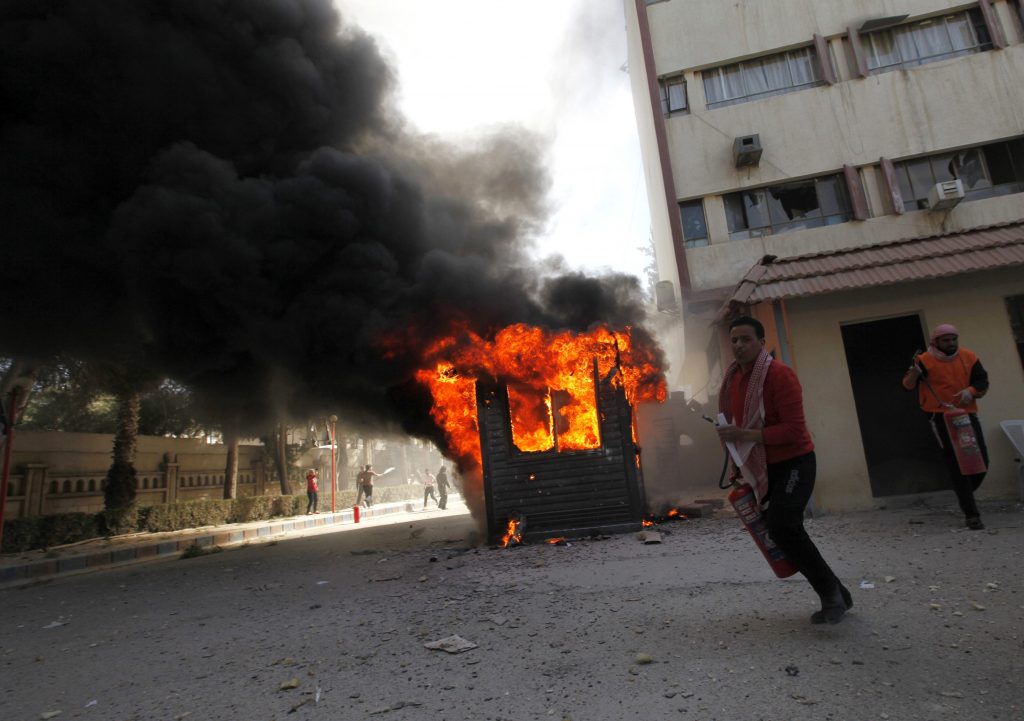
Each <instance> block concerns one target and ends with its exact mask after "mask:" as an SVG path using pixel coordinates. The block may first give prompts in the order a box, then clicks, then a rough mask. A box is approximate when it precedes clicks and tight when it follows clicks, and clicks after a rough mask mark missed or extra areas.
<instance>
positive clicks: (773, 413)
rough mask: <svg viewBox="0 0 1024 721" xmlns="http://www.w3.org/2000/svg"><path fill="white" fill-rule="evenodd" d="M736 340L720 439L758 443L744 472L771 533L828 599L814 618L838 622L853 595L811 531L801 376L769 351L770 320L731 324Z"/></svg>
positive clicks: (811, 468)
mask: <svg viewBox="0 0 1024 721" xmlns="http://www.w3.org/2000/svg"><path fill="white" fill-rule="evenodd" d="M729 342H730V344H731V345H732V352H733V356H734V358H735V360H734V362H733V363H732V365H730V366H729V368H728V369H727V370H726V372H725V376H724V377H723V379H722V388H721V391H720V393H719V400H718V402H719V406H720V410H721V411H722V413H723V414H724V415H725V416H726V418H727V420H728V421H729V424H728V425H720V426H718V436H719V439H720V440H721V441H722V442H723V443H734V444H737V445H743V444H749V443H753V444H754V445H753V447H752V448H751V449H750V452H749V455H748V456H747V460H746V462H745V463H744V464H743V473H744V477H745V478H746V479H747V480H748V481H749V482H750V484H751V485H752V486H753V488H754V492H755V493H756V494H757V499H758V501H759V502H760V504H761V505H762V507H764V508H765V522H766V525H767V527H768V535H769V536H770V537H771V539H772V541H773V542H774V543H775V545H776V546H778V547H779V548H780V549H782V552H783V553H785V554H786V557H787V558H788V559H789V560H790V562H791V563H792V564H793V565H794V566H795V567H796V569H797V570H798V571H799V572H800V573H802V574H803V575H804V577H805V578H806V579H807V581H808V582H809V583H810V584H811V587H812V588H813V589H814V590H815V592H816V593H817V594H818V596H819V598H820V599H821V610H820V611H816V612H815V613H814V614H812V615H811V623H839V621H840V620H841V619H842V617H843V614H845V613H846V611H847V609H849V608H851V607H852V606H853V599H852V597H851V596H850V592H849V591H848V590H847V589H846V587H845V586H843V584H842V582H840V580H839V578H838V577H836V574H835V573H833V572H832V569H831V568H830V567H829V565H828V563H826V562H825V559H824V558H822V557H821V553H820V552H819V551H818V548H817V546H815V545H814V541H812V540H811V538H810V536H808V535H807V531H806V530H805V529H804V509H805V508H806V507H807V502H808V501H809V500H810V498H811V492H812V491H813V490H814V479H815V473H816V468H817V467H816V461H815V456H814V443H813V442H812V441H811V434H810V433H809V432H808V430H807V423H806V422H805V421H804V404H803V390H802V389H801V387H800V381H799V380H797V377H796V373H794V372H793V371H792V369H790V368H789V367H787V366H785V365H783V364H782V363H780V362H779V361H777V360H775V359H773V358H772V357H771V355H770V354H769V353H768V352H767V351H766V350H765V348H764V342H765V341H764V326H763V325H761V322H760V321H758V320H756V319H755V318H750V317H748V316H740V317H739V318H735V319H734V320H733V321H732V322H731V323H729ZM751 476H752V477H751Z"/></svg>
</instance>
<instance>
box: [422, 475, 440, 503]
mask: <svg viewBox="0 0 1024 721" xmlns="http://www.w3.org/2000/svg"><path fill="white" fill-rule="evenodd" d="M435 483H437V480H436V479H435V478H434V474H433V473H431V472H430V469H429V468H426V469H424V471H423V510H424V511H425V510H427V499H428V498H433V499H434V503H437V496H435V495H434V484H435ZM438 507H440V504H438Z"/></svg>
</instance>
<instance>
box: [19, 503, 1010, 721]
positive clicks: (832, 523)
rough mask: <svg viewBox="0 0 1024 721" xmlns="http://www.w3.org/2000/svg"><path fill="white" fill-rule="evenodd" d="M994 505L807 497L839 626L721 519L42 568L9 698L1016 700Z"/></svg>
mask: <svg viewBox="0 0 1024 721" xmlns="http://www.w3.org/2000/svg"><path fill="white" fill-rule="evenodd" d="M950 503H952V496H951V495H950ZM985 511H986V513H985V520H986V522H987V523H988V530H986V531H982V532H970V531H966V530H965V529H963V528H962V526H961V525H960V520H959V519H958V517H957V516H956V515H955V514H953V512H952V510H951V509H949V508H945V507H936V508H929V507H918V508H913V509H906V510H899V511H873V512H869V513H858V514H850V515H842V516H831V517H827V518H822V519H815V520H813V521H810V522H809V524H808V528H809V531H810V533H811V534H812V536H813V537H814V538H816V539H817V540H818V542H819V545H820V547H821V548H822V551H823V553H824V555H825V556H826V558H827V559H829V560H830V561H831V562H832V564H833V566H834V567H835V569H836V570H837V572H838V573H839V575H840V576H841V577H842V578H843V579H844V581H846V585H847V586H849V587H850V588H851V590H852V591H853V594H854V602H855V607H854V608H853V610H852V611H851V613H849V614H848V615H847V617H846V618H845V619H844V620H843V622H842V623H840V624H838V625H836V626H812V625H811V624H810V623H809V621H808V619H809V616H810V614H811V612H813V611H814V610H816V598H815V597H814V595H813V593H812V592H811V591H810V588H809V586H807V584H806V583H805V582H803V581H802V580H798V579H790V580H785V581H780V580H777V579H775V578H774V577H773V576H772V575H771V572H770V570H769V568H768V566H767V565H766V564H765V563H764V561H763V560H762V559H761V557H760V555H759V554H758V553H757V551H756V549H755V547H754V546H753V544H752V542H751V541H750V539H749V537H747V536H746V534H745V532H744V531H743V530H742V529H741V527H740V526H739V525H738V521H736V520H735V519H721V520H711V519H708V520H695V521H684V522H679V523H674V524H671V525H665V526H663V527H661V530H662V532H663V533H664V535H663V539H662V543H660V544H653V545H645V544H644V543H642V542H640V541H639V540H637V538H636V537H635V536H633V535H626V536H617V537H614V538H610V539H605V540H584V541H579V542H572V543H571V545H568V546H549V545H537V546H527V547H521V548H517V549H510V550H496V549H489V548H486V547H475V546H473V545H472V544H471V543H467V540H466V539H467V538H472V537H474V535H475V530H474V524H473V522H472V520H471V519H470V517H469V516H468V515H466V514H465V513H464V512H462V513H460V512H450V513H451V515H445V514H442V513H439V512H431V513H427V514H418V515H414V516H412V517H410V518H406V519H403V520H402V522H401V523H397V524H384V523H377V524H368V525H367V526H365V527H357V528H351V529H350V530H346V531H344V532H337V531H334V532H326V533H319V534H310V535H305V536H300V537H295V538H289V539H287V540H281V541H278V542H275V543H271V544H254V545H250V546H247V547H243V548H237V549H234V550H227V551H224V552H222V553H216V554H211V555H206V556H201V557H196V558H191V559H186V560H181V561H173V562H165V563H160V564H154V565H142V566H134V567H130V568H124V569H111V570H105V571H100V572H96V573H92V574H88V575H82V576H74V577H70V578H59V579H56V580H54V581H51V582H48V583H44V584H40V585H35V586H30V587H26V588H21V589H7V590H4V591H0V608H2V612H0V617H2V620H0V629H2V633H0V654H2V655H0V659H2V660H0V664H2V665H0V669H2V684H0V686H2V696H0V719H3V720H4V721H22V720H23V721H28V720H30V719H40V718H59V719H62V720H63V719H102V720H103V721H108V720H110V721H120V720H124V721H129V720H135V719H139V720H142V719H146V720H148V719H167V720H172V719H179V720H180V719H189V720H190V721H191V720H200V719H202V720H205V719H224V720H232V721H234V720H240V719H245V720H249V719H253V720H260V719H292V718H294V719H302V718H309V719H332V720H334V719H377V718H379V719H388V720H392V719H395V720H397V719H431V720H434V719H438V720H441V719H445V720H450V721H460V720H463V719H465V720H467V721H468V720H470V719H472V720H473V721H478V720H494V721H496V720H498V719H515V720H517V721H519V720H525V719H556V720H557V719H566V718H568V719H574V720H577V721H605V720H607V721H613V720H618V719H645V720H646V719H665V718H682V719H687V718H688V719H700V720H701V721H704V720H707V719H713V720H719V721H744V720H746V719H751V720H753V719H760V720H768V719H772V720H775V721H800V720H804V719H808V720H810V719H814V720H815V721H820V720H821V719H837V720H842V721H845V720H847V719H850V720H861V719H864V720H867V719H892V720H893V721H896V720H899V721H910V720H913V719H922V720H936V719H972V720H973V719H1008V720H1012V719H1017V720H1019V719H1024V687H1022V684H1021V678H1022V671H1024V654H1022V648H1021V646H1022V638H1024V637H1022V627H1021V624H1022V617H1024V581H1022V579H1021V569H1022V567H1024V564H1022V563H1021V561H1022V559H1021V555H1022V552H1024V551H1022V549H1024V523H1022V521H1024V513H1022V511H1021V509H1020V507H1019V506H1003V507H999V506H991V507H988V508H986V509H985ZM866 585H873V587H871V588H868V587H863V588H862V586H866ZM451 635H458V636H460V637H462V638H464V639H466V640H467V641H469V642H471V643H473V644H476V647H475V648H472V649H470V650H468V651H465V652H463V653H458V654H450V653H447V652H445V651H443V650H430V649H428V648H425V646H424V644H426V643H428V642H431V641H436V640H439V639H443V638H445V637H448V636H451ZM292 686H294V687H293V688H289V687H292ZM57 711H59V712H60V714H59V716H50V714H53V713H54V712H57Z"/></svg>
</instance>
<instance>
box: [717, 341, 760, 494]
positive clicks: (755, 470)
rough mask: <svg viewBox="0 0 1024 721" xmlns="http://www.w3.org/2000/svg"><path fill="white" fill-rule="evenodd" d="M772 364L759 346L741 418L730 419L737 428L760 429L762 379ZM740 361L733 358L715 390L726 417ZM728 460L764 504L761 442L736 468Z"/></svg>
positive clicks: (730, 457) (720, 408) (736, 474)
mask: <svg viewBox="0 0 1024 721" xmlns="http://www.w3.org/2000/svg"><path fill="white" fill-rule="evenodd" d="M771 364H772V356H771V354H770V353H768V351H766V350H764V349H763V348H762V349H761V352H760V353H759V354H758V355H757V359H756V360H755V361H754V367H753V369H752V370H751V371H750V382H749V383H748V384H747V395H746V397H745V398H744V399H743V418H742V419H738V418H733V419H731V421H732V424H733V425H735V426H737V427H739V428H746V429H751V430H759V429H761V428H764V381H765V378H767V377H768V366H770V365H771ZM739 374H740V364H739V363H737V362H736V361H733V362H732V363H731V364H730V365H729V367H728V368H727V369H726V371H725V376H724V377H723V378H722V388H721V390H719V392H718V410H719V412H721V413H724V414H725V417H726V418H728V417H729V415H730V414H731V413H732V409H731V408H730V400H731V397H732V395H731V393H730V391H729V386H730V385H731V384H732V382H733V379H734V378H737V377H739ZM729 462H730V464H731V465H732V467H733V473H734V477H736V476H742V477H744V478H746V479H747V480H748V481H750V484H751V485H752V486H753V487H754V493H755V494H757V500H758V501H759V502H760V503H764V499H765V496H767V495H768V459H767V456H766V455H765V452H764V444H763V443H755V444H754V447H753V448H752V449H751V451H750V454H749V455H748V456H747V460H746V461H745V462H744V463H743V465H742V466H741V467H740V468H737V467H736V463H735V461H734V460H733V459H732V455H731V454H730V456H729Z"/></svg>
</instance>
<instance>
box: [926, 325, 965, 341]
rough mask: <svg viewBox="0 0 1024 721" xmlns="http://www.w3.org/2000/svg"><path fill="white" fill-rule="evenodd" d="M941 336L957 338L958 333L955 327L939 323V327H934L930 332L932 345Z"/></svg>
mask: <svg viewBox="0 0 1024 721" xmlns="http://www.w3.org/2000/svg"><path fill="white" fill-rule="evenodd" d="M942 335H955V336H959V335H960V331H958V330H957V329H956V326H955V325H953V324H951V323H941V324H940V325H937V326H935V330H933V331H932V342H933V343H934V342H935V339H936V338H938V337H939V336H942Z"/></svg>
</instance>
